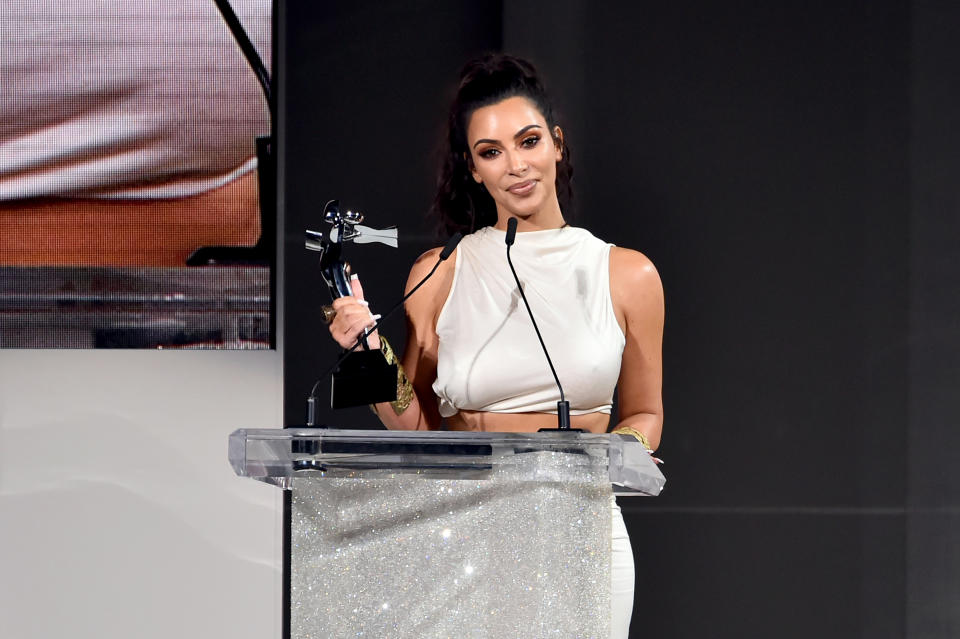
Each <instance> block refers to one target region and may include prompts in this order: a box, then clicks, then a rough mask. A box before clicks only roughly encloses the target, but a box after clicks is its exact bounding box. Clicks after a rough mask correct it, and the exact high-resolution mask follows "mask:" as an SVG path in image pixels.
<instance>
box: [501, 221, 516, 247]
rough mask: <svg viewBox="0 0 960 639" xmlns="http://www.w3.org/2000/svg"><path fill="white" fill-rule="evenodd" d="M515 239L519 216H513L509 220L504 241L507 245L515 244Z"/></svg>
mask: <svg viewBox="0 0 960 639" xmlns="http://www.w3.org/2000/svg"><path fill="white" fill-rule="evenodd" d="M515 239H517V218H515V217H511V218H510V219H509V220H507V236H506V237H505V238H503V241H504V242H506V243H507V246H513V241H514V240H515Z"/></svg>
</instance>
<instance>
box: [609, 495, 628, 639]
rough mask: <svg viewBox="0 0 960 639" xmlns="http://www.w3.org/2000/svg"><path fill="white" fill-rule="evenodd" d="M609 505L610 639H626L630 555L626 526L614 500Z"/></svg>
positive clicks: (612, 498)
mask: <svg viewBox="0 0 960 639" xmlns="http://www.w3.org/2000/svg"><path fill="white" fill-rule="evenodd" d="M610 500H611V503H612V504H613V521H612V524H613V528H612V533H613V535H612V538H611V548H610V581H611V584H610V639H627V637H628V636H629V635H630V616H631V615H632V614H633V586H634V569H633V551H632V550H631V548H630V537H629V536H627V526H626V524H624V523H623V515H622V514H621V513H620V506H618V505H617V502H616V498H614V497H611V498H610Z"/></svg>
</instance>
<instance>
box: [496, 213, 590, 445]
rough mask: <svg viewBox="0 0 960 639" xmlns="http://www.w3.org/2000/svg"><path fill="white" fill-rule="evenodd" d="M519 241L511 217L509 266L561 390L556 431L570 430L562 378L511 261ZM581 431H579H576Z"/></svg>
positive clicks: (508, 238)
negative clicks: (512, 248) (561, 383)
mask: <svg viewBox="0 0 960 639" xmlns="http://www.w3.org/2000/svg"><path fill="white" fill-rule="evenodd" d="M516 239H517V218H515V217H511V218H510V219H509V220H507V235H506V237H504V238H503V240H504V242H505V243H506V245H507V264H509V265H510V272H511V273H513V279H514V281H516V283H517V289H518V290H519V291H520V297H521V298H522V299H523V305H524V306H526V307H527V314H528V315H529V316H530V322H531V323H532V324H533V330H535V331H536V332H537V339H538V340H540V348H542V349H543V354H544V355H546V356H547V364H549V365H550V372H551V373H553V381H555V382H556V383H557V388H558V389H559V390H560V401H559V402H557V428H556V430H571V429H570V402H568V401H567V399H566V396H565V395H564V394H563V386H561V385H560V378H559V377H557V371H556V369H555V368H554V367H553V361H552V360H551V359H550V353H548V352H547V345H546V344H544V343H543V336H542V335H540V329H539V328H538V327H537V320H535V319H534V318H533V311H531V310H530V303H529V302H527V296H526V294H525V293H524V292H523V286H521V285H520V278H519V277H517V271H516V269H514V268H513V260H511V259H510V247H511V246H513V242H514V240H516ZM540 430H554V429H553V428H541V429H540ZM574 430H579V429H574Z"/></svg>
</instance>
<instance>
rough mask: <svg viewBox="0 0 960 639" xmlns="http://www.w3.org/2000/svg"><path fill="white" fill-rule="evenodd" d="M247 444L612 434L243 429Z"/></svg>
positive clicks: (590, 439) (602, 437) (588, 439)
mask: <svg viewBox="0 0 960 639" xmlns="http://www.w3.org/2000/svg"><path fill="white" fill-rule="evenodd" d="M230 437H231V439H232V438H241V439H244V440H247V441H251V440H253V441H278V440H279V441H283V440H289V439H294V438H296V439H308V440H309V439H316V440H328V441H332V440H337V441H355V440H364V441H377V440H379V441H390V440H420V441H432V442H438V443H439V442H443V441H451V442H485V443H496V442H503V443H523V442H530V441H558V440H559V441H576V442H583V443H597V444H599V443H606V442H608V441H609V439H610V434H609V433H582V432H578V431H570V432H563V431H548V432H542V433H541V432H520V433H508V432H493V431H460V430H453V431H450V430H372V429H349V428H255V429H248V428H240V429H237V430H235V431H234V432H233V433H232V434H231V435H230Z"/></svg>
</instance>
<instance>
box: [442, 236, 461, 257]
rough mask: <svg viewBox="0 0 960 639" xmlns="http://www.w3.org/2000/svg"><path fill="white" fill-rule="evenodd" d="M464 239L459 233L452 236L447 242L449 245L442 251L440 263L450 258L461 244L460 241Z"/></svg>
mask: <svg viewBox="0 0 960 639" xmlns="http://www.w3.org/2000/svg"><path fill="white" fill-rule="evenodd" d="M462 239H463V233H461V232H460V231H457V232H456V233H454V234H453V235H451V236H450V239H449V240H447V245H446V246H444V247H443V250H442V251H440V261H441V262H442V261H443V260H445V259H447V258H448V257H450V254H451V253H453V249H455V248H457V244H459V243H460V240H462Z"/></svg>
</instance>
